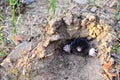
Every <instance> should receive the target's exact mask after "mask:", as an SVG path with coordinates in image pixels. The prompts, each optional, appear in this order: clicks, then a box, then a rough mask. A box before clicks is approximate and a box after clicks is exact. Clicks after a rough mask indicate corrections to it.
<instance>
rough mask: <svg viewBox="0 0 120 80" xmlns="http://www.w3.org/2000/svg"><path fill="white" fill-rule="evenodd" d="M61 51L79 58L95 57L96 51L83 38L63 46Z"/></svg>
mask: <svg viewBox="0 0 120 80" xmlns="http://www.w3.org/2000/svg"><path fill="white" fill-rule="evenodd" d="M63 50H64V51H65V52H68V53H73V54H75V55H80V56H83V57H85V56H95V55H96V53H97V50H96V49H95V48H93V47H92V46H91V45H90V44H89V42H88V41H87V39H84V38H77V39H75V40H73V41H72V42H71V43H69V44H67V45H65V46H64V47H63Z"/></svg>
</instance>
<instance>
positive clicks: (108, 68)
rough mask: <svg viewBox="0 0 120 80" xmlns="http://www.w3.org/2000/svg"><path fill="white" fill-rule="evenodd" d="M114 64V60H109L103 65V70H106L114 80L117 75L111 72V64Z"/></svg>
mask: <svg viewBox="0 0 120 80" xmlns="http://www.w3.org/2000/svg"><path fill="white" fill-rule="evenodd" d="M112 65H113V61H109V62H107V63H105V64H104V65H103V70H104V71H105V73H106V75H107V76H108V78H109V79H110V80H112V77H114V76H117V74H116V73H110V72H109V70H110V68H111V66H112Z"/></svg>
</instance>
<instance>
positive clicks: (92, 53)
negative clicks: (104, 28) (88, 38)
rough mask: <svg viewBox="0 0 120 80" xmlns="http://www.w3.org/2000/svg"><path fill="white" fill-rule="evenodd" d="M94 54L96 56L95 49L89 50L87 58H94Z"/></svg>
mask: <svg viewBox="0 0 120 80" xmlns="http://www.w3.org/2000/svg"><path fill="white" fill-rule="evenodd" d="M96 54H97V50H96V49H95V48H91V49H90V50H89V56H93V57H94V56H96Z"/></svg>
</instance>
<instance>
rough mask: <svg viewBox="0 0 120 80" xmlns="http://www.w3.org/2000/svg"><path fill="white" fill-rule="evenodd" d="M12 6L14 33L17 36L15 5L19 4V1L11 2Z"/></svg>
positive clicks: (11, 0) (10, 0) (12, 0)
mask: <svg viewBox="0 0 120 80" xmlns="http://www.w3.org/2000/svg"><path fill="white" fill-rule="evenodd" d="M9 3H10V6H11V14H12V27H13V33H14V34H15V35H16V33H17V31H16V26H15V5H16V4H18V0H9Z"/></svg>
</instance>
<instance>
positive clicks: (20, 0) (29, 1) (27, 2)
mask: <svg viewBox="0 0 120 80" xmlns="http://www.w3.org/2000/svg"><path fill="white" fill-rule="evenodd" d="M19 2H21V3H23V4H30V3H33V2H35V0H19Z"/></svg>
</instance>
